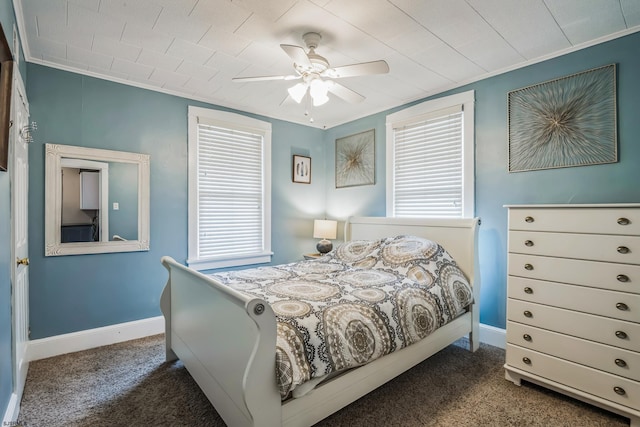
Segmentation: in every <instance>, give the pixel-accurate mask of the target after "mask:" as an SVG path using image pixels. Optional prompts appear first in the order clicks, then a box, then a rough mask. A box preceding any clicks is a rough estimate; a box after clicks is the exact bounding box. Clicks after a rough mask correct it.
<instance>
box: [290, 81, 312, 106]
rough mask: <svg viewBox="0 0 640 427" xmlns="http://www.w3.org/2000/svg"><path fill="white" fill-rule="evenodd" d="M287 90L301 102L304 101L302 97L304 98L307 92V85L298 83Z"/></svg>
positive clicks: (293, 97)
mask: <svg viewBox="0 0 640 427" xmlns="http://www.w3.org/2000/svg"><path fill="white" fill-rule="evenodd" d="M287 91H288V92H289V96H291V98H292V99H293V100H294V101H296V102H297V103H298V104H300V103H301V102H302V98H304V95H305V94H306V93H307V85H306V84H304V83H298V84H296V85H294V86H291V87H290V88H289V89H287Z"/></svg>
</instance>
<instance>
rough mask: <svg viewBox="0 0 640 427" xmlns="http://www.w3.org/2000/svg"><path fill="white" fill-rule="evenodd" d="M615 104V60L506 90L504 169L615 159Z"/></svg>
mask: <svg viewBox="0 0 640 427" xmlns="http://www.w3.org/2000/svg"><path fill="white" fill-rule="evenodd" d="M616 105H617V104H616V64H610V65H606V66H603V67H599V68H594V69H591V70H587V71H583V72H580V73H577V74H572V75H570V76H566V77H562V78H559V79H555V80H550V81H547V82H544V83H539V84H536V85H533V86H528V87H525V88H522V89H518V90H514V91H512V92H509V94H508V109H509V172H521V171H530V170H537V169H551V168H564V167H571V166H585V165H596V164H602V163H614V162H617V161H618V151H617V134H616V126H617V125H616V122H617V119H616Z"/></svg>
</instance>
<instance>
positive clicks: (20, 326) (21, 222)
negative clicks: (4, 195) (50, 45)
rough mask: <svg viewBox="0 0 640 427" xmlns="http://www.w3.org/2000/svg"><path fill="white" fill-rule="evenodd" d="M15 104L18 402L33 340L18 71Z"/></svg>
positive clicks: (12, 157)
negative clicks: (30, 329) (28, 348)
mask: <svg viewBox="0 0 640 427" xmlns="http://www.w3.org/2000/svg"><path fill="white" fill-rule="evenodd" d="M13 75H14V80H13V100H12V105H11V117H12V121H13V126H11V131H10V133H9V139H10V142H9V147H10V148H9V151H10V152H9V168H10V169H9V171H10V172H9V173H10V174H11V235H12V242H13V244H12V253H13V259H14V261H15V262H14V264H13V266H14V268H13V271H12V274H11V278H12V281H11V283H12V319H13V325H12V336H13V356H14V357H13V368H14V390H13V391H14V393H15V394H16V395H17V397H18V398H20V397H21V396H22V390H23V388H24V383H25V380H26V377H27V369H28V367H29V362H28V360H27V354H26V349H27V342H28V340H29V246H28V244H29V238H28V237H29V234H28V227H27V225H28V222H27V219H28V200H29V197H28V195H29V150H28V146H27V144H28V133H27V132H24V131H22V130H24V129H25V128H26V127H27V126H28V124H29V103H28V101H27V96H26V92H25V90H24V83H23V82H22V78H21V77H20V73H19V72H18V69H17V67H16V68H14V71H13Z"/></svg>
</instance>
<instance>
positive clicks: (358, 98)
mask: <svg viewBox="0 0 640 427" xmlns="http://www.w3.org/2000/svg"><path fill="white" fill-rule="evenodd" d="M331 83H332V84H329V85H327V90H328V91H329V92H331V93H332V94H334V95H335V96H337V97H338V98H342V99H344V100H345V101H347V102H351V103H352V104H357V103H358V102H362V101H364V99H365V98H364V96H362V95H360V94H359V93H358V92H355V91H353V90H351V89H349V88H348V87H345V86H342V85H341V84H340V83H336V82H331Z"/></svg>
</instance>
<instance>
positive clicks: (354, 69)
mask: <svg viewBox="0 0 640 427" xmlns="http://www.w3.org/2000/svg"><path fill="white" fill-rule="evenodd" d="M388 72H389V64H387V62H386V61H383V60H379V61H373V62H362V63H360V64H351V65H345V66H342V67H335V68H327V69H326V70H325V71H324V72H323V73H322V74H321V75H322V76H326V77H331V78H333V79H338V78H341V77H355V76H364V75H369V74H386V73H388Z"/></svg>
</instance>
